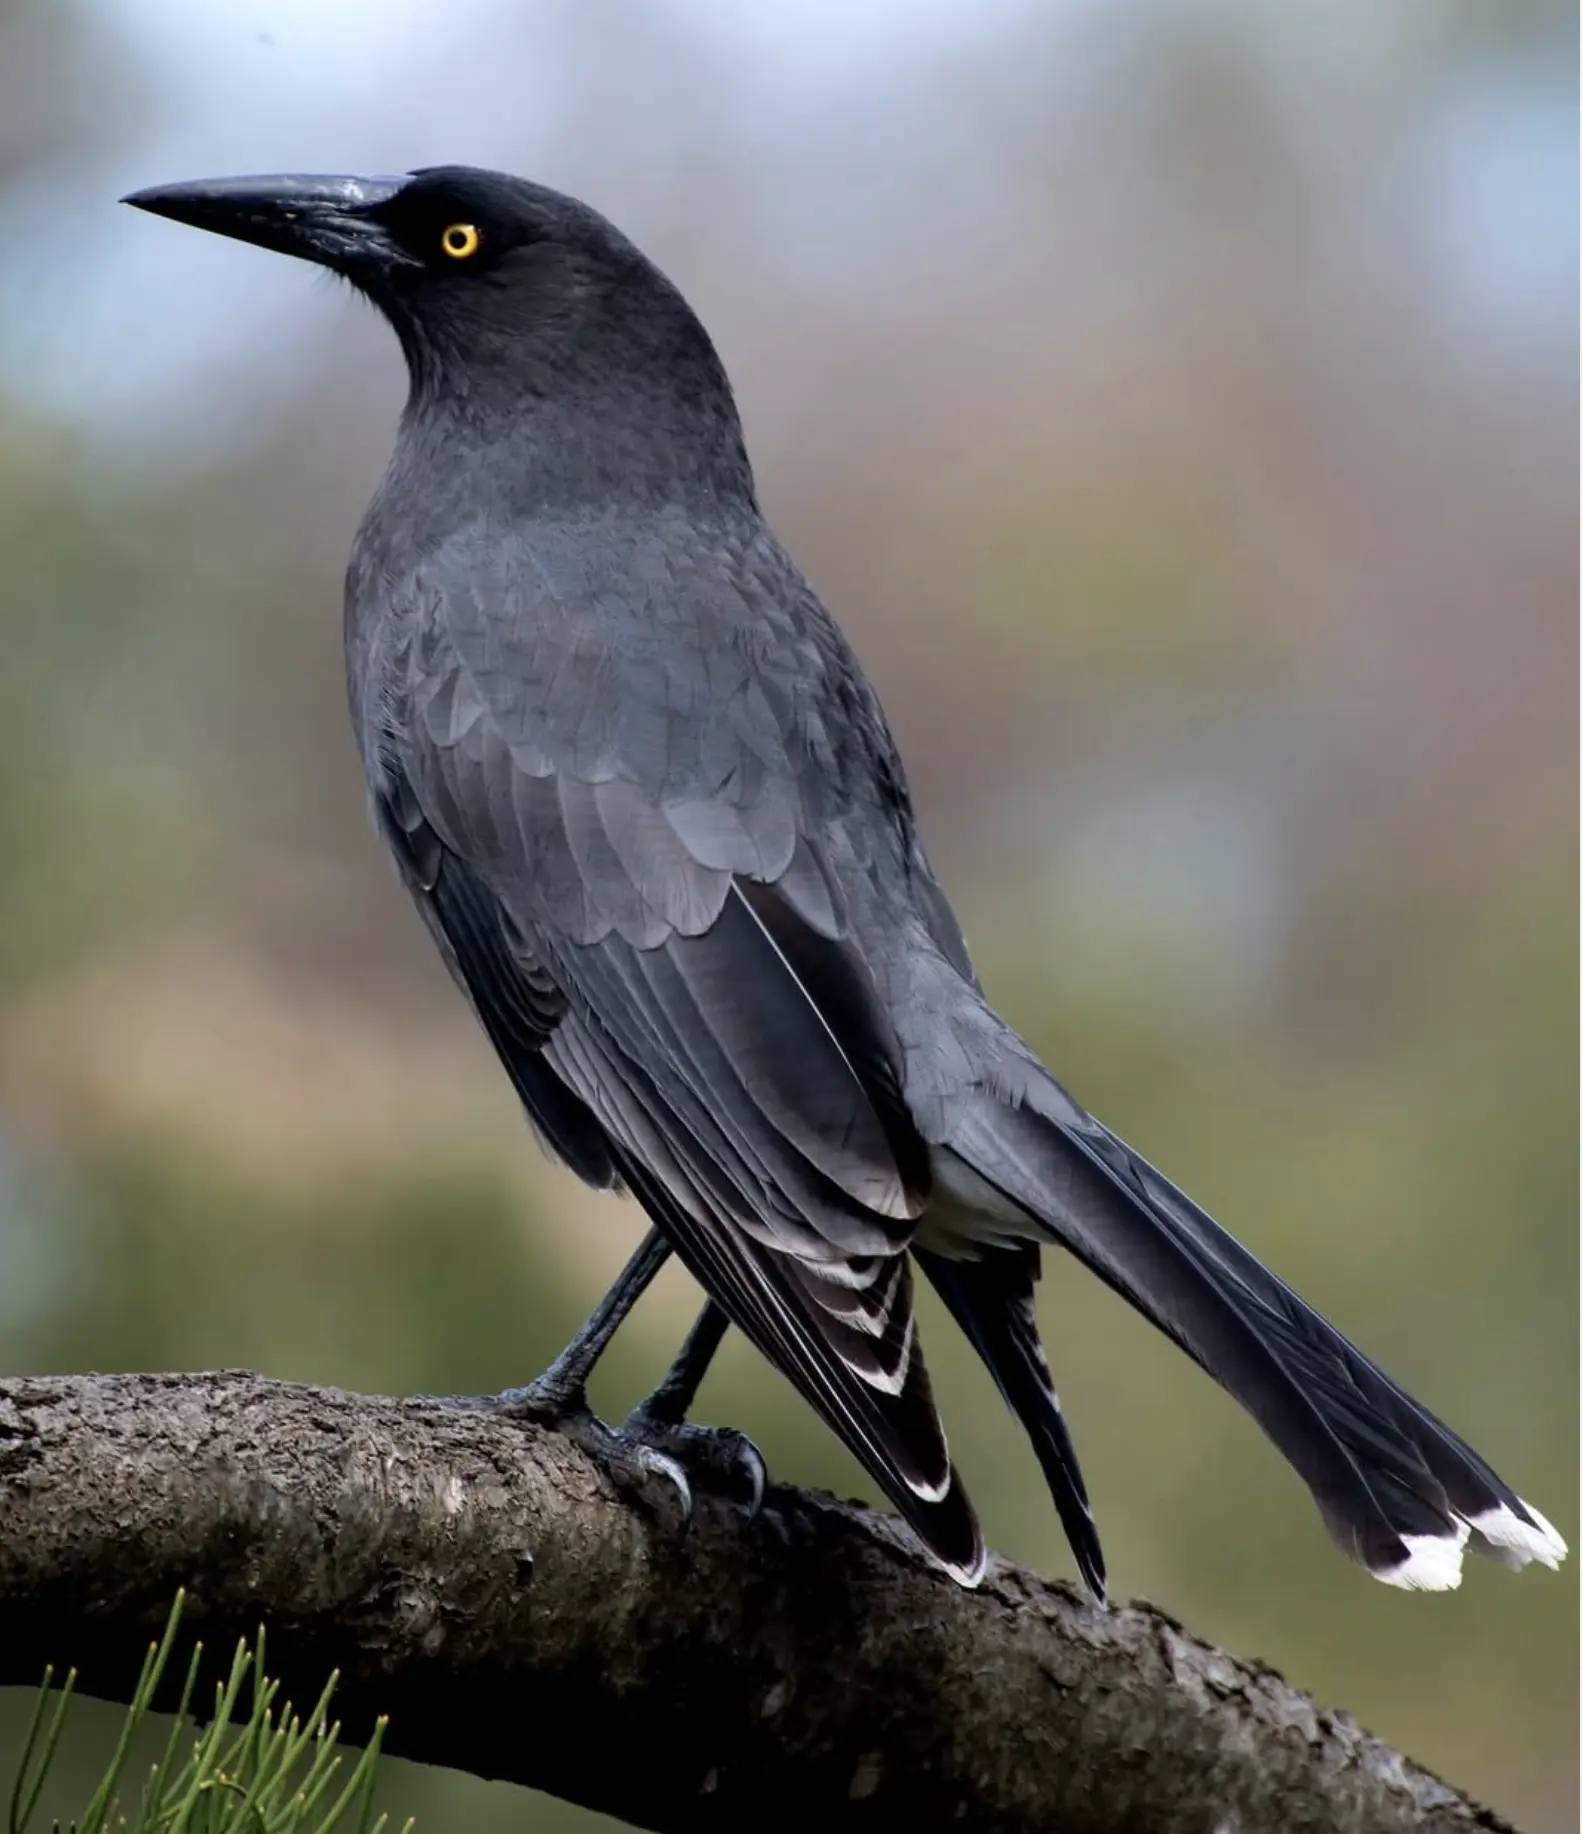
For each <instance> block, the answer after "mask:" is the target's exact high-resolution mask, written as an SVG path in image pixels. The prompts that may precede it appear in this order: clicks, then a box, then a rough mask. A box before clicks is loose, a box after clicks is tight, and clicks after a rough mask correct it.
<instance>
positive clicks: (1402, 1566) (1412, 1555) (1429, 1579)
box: [1370, 1522, 1467, 1592]
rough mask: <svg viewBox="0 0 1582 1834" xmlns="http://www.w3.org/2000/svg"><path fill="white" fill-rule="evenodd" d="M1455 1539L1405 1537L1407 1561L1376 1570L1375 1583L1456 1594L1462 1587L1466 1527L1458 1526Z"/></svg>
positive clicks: (1443, 1536)
mask: <svg viewBox="0 0 1582 1834" xmlns="http://www.w3.org/2000/svg"><path fill="white" fill-rule="evenodd" d="M1456 1528H1457V1530H1458V1532H1457V1533H1456V1534H1453V1535H1402V1536H1401V1540H1402V1542H1403V1543H1404V1544H1405V1547H1406V1558H1405V1559H1404V1560H1398V1561H1397V1562H1396V1563H1395V1565H1394V1566H1393V1567H1373V1568H1371V1569H1370V1570H1371V1572H1372V1574H1373V1577H1374V1578H1375V1579H1382V1580H1383V1581H1384V1583H1385V1584H1386V1585H1387V1586H1400V1587H1402V1588H1403V1589H1404V1590H1406V1591H1408V1592H1453V1591H1454V1590H1455V1589H1456V1587H1457V1586H1459V1585H1460V1584H1461V1550H1462V1548H1463V1547H1465V1546H1466V1541H1467V1525H1466V1523H1465V1522H1457V1524H1456Z"/></svg>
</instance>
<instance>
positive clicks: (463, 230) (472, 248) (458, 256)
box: [439, 223, 483, 261]
mask: <svg viewBox="0 0 1582 1834" xmlns="http://www.w3.org/2000/svg"><path fill="white" fill-rule="evenodd" d="M482 240H483V237H482V236H480V235H479V234H478V226H477V225H476V224H475V223H452V224H451V225H450V227H449V228H448V229H447V230H446V231H445V233H444V234H443V235H442V236H441V237H440V239H439V245H440V247H441V248H442V249H444V251H445V253H446V254H447V255H449V256H450V258H451V260H452V261H465V260H466V259H467V257H468V256H469V255H476V254H477V252H478V244H479V243H480V242H481V241H482Z"/></svg>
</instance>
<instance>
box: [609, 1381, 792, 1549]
mask: <svg viewBox="0 0 1582 1834" xmlns="http://www.w3.org/2000/svg"><path fill="white" fill-rule="evenodd" d="M621 1437H622V1438H624V1439H628V1440H636V1441H638V1442H639V1443H641V1444H642V1445H644V1446H645V1447H647V1448H648V1449H649V1450H650V1451H653V1452H660V1451H663V1452H664V1453H667V1454H670V1455H672V1456H673V1457H674V1459H675V1460H676V1461H678V1462H680V1463H681V1464H683V1465H685V1466H686V1467H688V1469H689V1470H690V1471H691V1473H692V1476H693V1478H694V1479H697V1478H698V1477H700V1476H701V1477H711V1478H714V1479H716V1480H724V1485H725V1487H727V1488H728V1489H729V1490H730V1491H731V1492H732V1493H736V1492H739V1488H740V1484H741V1480H742V1479H743V1478H744V1477H745V1480H746V1488H747V1492H748V1497H747V1501H746V1505H745V1508H746V1514H747V1520H748V1521H749V1522H751V1521H752V1520H753V1518H754V1517H755V1516H756V1515H757V1514H758V1512H759V1510H760V1509H762V1507H763V1500H764V1490H765V1487H766V1486H767V1484H768V1481H769V1473H768V1467H767V1466H766V1465H765V1463H764V1456H763V1453H762V1452H760V1451H759V1450H758V1448H757V1446H755V1445H754V1444H753V1442H752V1441H751V1440H750V1439H749V1438H748V1437H747V1435H746V1434H745V1433H741V1432H738V1431H737V1430H736V1428H735V1427H729V1426H693V1425H691V1424H690V1423H689V1422H687V1421H669V1420H666V1419H664V1418H663V1417H662V1416H657V1415H656V1414H655V1413H654V1412H653V1411H652V1410H651V1409H650V1408H648V1407H647V1406H646V1405H645V1406H643V1407H639V1408H637V1409H635V1410H634V1411H633V1412H632V1413H631V1414H630V1415H628V1417H627V1420H626V1424H625V1425H624V1426H623V1427H622V1428H621ZM706 1487H707V1488H710V1489H713V1488H716V1484H709V1485H708V1486H706Z"/></svg>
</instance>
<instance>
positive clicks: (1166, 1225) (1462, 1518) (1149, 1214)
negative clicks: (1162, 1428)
mask: <svg viewBox="0 0 1582 1834" xmlns="http://www.w3.org/2000/svg"><path fill="white" fill-rule="evenodd" d="M950 1144H951V1146H952V1148H953V1149H954V1150H955V1151H956V1152H957V1153H958V1154H959V1155H960V1156H961V1157H962V1158H963V1159H965V1160H966V1161H967V1163H968V1164H969V1165H970V1166H972V1167H973V1169H974V1170H976V1171H977V1172H978V1173H979V1174H980V1176H982V1177H983V1178H985V1179H987V1180H988V1182H989V1183H990V1184H992V1185H994V1186H995V1187H996V1188H997V1189H998V1190H1000V1191H1001V1192H1003V1193H1004V1194H1005V1195H1006V1196H1007V1197H1009V1198H1010V1199H1011V1200H1012V1201H1013V1202H1014V1203H1016V1204H1017V1205H1019V1206H1020V1207H1022V1208H1024V1209H1025V1210H1027V1211H1028V1212H1030V1213H1031V1215H1032V1216H1033V1217H1034V1218H1036V1219H1037V1221H1038V1222H1039V1223H1041V1224H1042V1225H1043V1227H1044V1229H1045V1230H1047V1231H1048V1234H1049V1236H1050V1237H1051V1238H1052V1239H1053V1240H1055V1241H1057V1242H1059V1243H1061V1244H1062V1245H1063V1246H1064V1247H1066V1248H1068V1249H1070V1250H1071V1252H1072V1253H1073V1254H1075V1255H1076V1256H1077V1257H1078V1258H1079V1259H1080V1260H1082V1261H1084V1262H1085V1263H1086V1264H1087V1265H1088V1266H1089V1267H1090V1268H1092V1270H1093V1271H1094V1272H1095V1273H1096V1274H1098V1275H1099V1276H1100V1278H1101V1279H1103V1280H1104V1281H1105V1282H1107V1284H1108V1285H1110V1286H1111V1287H1113V1288H1114V1289H1115V1290H1116V1291H1117V1292H1118V1293H1120V1294H1121V1296H1122V1297H1123V1298H1125V1299H1127V1300H1129V1301H1130V1302H1131V1304H1132V1305H1134V1306H1135V1307H1136V1308H1137V1310H1138V1311H1140V1312H1141V1313H1142V1314H1143V1315H1144V1316H1145V1317H1147V1318H1149V1319H1151V1320H1152V1321H1153V1322H1154V1324H1156V1325H1157V1326H1158V1327H1159V1328H1160V1330H1162V1331H1164V1332H1165V1333H1166V1334H1167V1335H1168V1336H1170V1337H1171V1338H1173V1339H1174V1340H1175V1342H1176V1343H1178V1344H1179V1345H1180V1346H1181V1348H1182V1349H1183V1350H1185V1351H1186V1352H1187V1354H1188V1355H1189V1356H1191V1357H1192V1358H1193V1359H1194V1360H1195V1361H1196V1362H1197V1363H1198V1364H1200V1365H1201V1366H1202V1368H1204V1369H1205V1370H1207V1372H1208V1373H1209V1374H1210V1375H1211V1376H1213V1377H1214V1379H1215V1380H1216V1381H1217V1382H1219V1383H1220V1385H1221V1386H1222V1387H1224V1388H1225V1389H1227V1390H1228V1391H1229V1392H1230V1393H1231V1394H1232V1395H1234V1396H1235V1398H1236V1399H1237V1400H1238V1401H1239V1402H1241V1404H1242V1406H1243V1407H1245V1408H1246V1409H1247V1410H1248V1412H1249V1413H1251V1414H1252V1416H1253V1418H1254V1419H1256V1420H1257V1421H1258V1423H1259V1425H1260V1426H1262V1428H1263V1429H1264V1431H1265V1432H1266V1433H1267V1434H1268V1435H1269V1437H1270V1438H1271V1439H1272V1440H1273V1441H1274V1443H1275V1444H1276V1445H1277V1446H1278V1447H1279V1448H1280V1450H1281V1451H1282V1452H1283V1453H1284V1454H1285V1456H1286V1458H1287V1459H1289V1460H1290V1462H1291V1464H1292V1465H1293V1466H1294V1467H1295V1468H1296V1470H1297V1471H1298V1472H1299V1473H1300V1474H1301V1476H1302V1477H1303V1479H1304V1480H1305V1481H1306V1483H1307V1485H1308V1487H1309V1489H1311V1491H1312V1492H1313V1496H1314V1499H1315V1501H1316V1502H1317V1504H1318V1507H1319V1509H1320V1511H1321V1512H1322V1514H1323V1517H1324V1521H1325V1523H1326V1524H1327V1525H1328V1527H1329V1530H1330V1533H1331V1534H1332V1535H1333V1536H1334V1538H1335V1539H1336V1541H1337V1542H1338V1543H1339V1544H1340V1546H1341V1547H1342V1548H1343V1549H1344V1550H1345V1552H1346V1553H1348V1554H1350V1555H1351V1556H1352V1557H1353V1558H1354V1559H1356V1560H1358V1561H1360V1562H1361V1563H1362V1565H1364V1566H1365V1567H1367V1569H1368V1570H1369V1572H1371V1573H1372V1574H1373V1575H1374V1576H1375V1577H1376V1578H1378V1579H1382V1580H1384V1581H1385V1582H1386V1583H1387V1584H1390V1585H1395V1586H1405V1587H1411V1588H1422V1589H1425V1590H1430V1591H1440V1590H1443V1589H1445V1588H1448V1587H1451V1586H1455V1585H1457V1584H1458V1583H1459V1581H1460V1577H1461V1555H1462V1550H1463V1548H1464V1547H1466V1546H1467V1545H1468V1543H1469V1541H1470V1544H1471V1546H1472V1547H1473V1548H1474V1549H1475V1550H1476V1551H1478V1552H1480V1553H1483V1554H1487V1555H1490V1556H1491V1557H1492V1558H1494V1559H1496V1560H1498V1561H1499V1562H1500V1563H1501V1564H1502V1565H1505V1566H1509V1567H1521V1566H1525V1565H1526V1564H1527V1562H1528V1561H1529V1560H1540V1561H1542V1562H1543V1563H1544V1564H1545V1565H1547V1566H1556V1565H1558V1564H1559V1561H1560V1559H1561V1557H1562V1556H1563V1555H1564V1553H1565V1551H1566V1548H1565V1543H1564V1542H1563V1541H1562V1540H1561V1538H1560V1536H1559V1535H1558V1534H1556V1532H1555V1531H1554V1529H1553V1528H1552V1527H1551V1526H1550V1525H1549V1523H1548V1522H1546V1521H1545V1520H1544V1518H1543V1517H1542V1516H1541V1515H1540V1514H1539V1513H1538V1511H1537V1510H1536V1509H1534V1508H1533V1507H1532V1506H1531V1505H1530V1504H1527V1503H1524V1502H1523V1501H1522V1499H1521V1498H1520V1497H1519V1496H1517V1495H1516V1493H1515V1491H1513V1490H1512V1489H1510V1488H1509V1486H1508V1485H1506V1484H1504V1483H1503V1482H1502V1481H1501V1480H1500V1479H1499V1478H1498V1477H1497V1476H1496V1475H1495V1474H1494V1472H1493V1471H1491V1470H1490V1469H1489V1467H1488V1466H1487V1465H1486V1464H1485V1463H1484V1462H1483V1460H1482V1459H1481V1458H1479V1457H1478V1455H1477V1453H1476V1452H1474V1451H1472V1449H1471V1448H1470V1447H1469V1446H1466V1445H1464V1444H1463V1443H1462V1441H1461V1440H1460V1439H1458V1438H1457V1437H1456V1435H1455V1434H1454V1433H1452V1432H1451V1431H1450V1430H1449V1428H1448V1427H1446V1426H1444V1425H1442V1424H1441V1422H1440V1421H1438V1420H1436V1419H1435V1418H1434V1416H1433V1415H1432V1414H1430V1413H1429V1412H1428V1410H1427V1409H1426V1408H1424V1407H1421V1406H1419V1405H1418V1403H1417V1402H1415V1401H1413V1400H1412V1399H1411V1398H1410V1396H1408V1395H1406V1394H1404V1393H1403V1392H1402V1391H1401V1390H1400V1389H1399V1388H1397V1387H1396V1385H1395V1384H1394V1383H1393V1382H1392V1381H1391V1380H1390V1379H1389V1377H1388V1376H1386V1375H1385V1374H1384V1373H1383V1372H1382V1371H1381V1370H1379V1369H1377V1368H1376V1367H1375V1366H1374V1365H1373V1364H1372V1363H1371V1362H1369V1360H1368V1359H1367V1358H1366V1357H1365V1356H1364V1355H1363V1354H1362V1353H1361V1351H1359V1350H1358V1349H1356V1348H1355V1346H1353V1345H1352V1344H1350V1343H1348V1342H1347V1341H1346V1339H1345V1338H1344V1337H1342V1336H1341V1334H1340V1333H1339V1332H1338V1331H1337V1330H1336V1329H1335V1328H1334V1326H1333V1325H1331V1324H1330V1323H1329V1322H1328V1321H1327V1320H1326V1319H1324V1318H1321V1317H1320V1316H1319V1314H1318V1313H1317V1312H1315V1311H1314V1310H1313V1309H1312V1307H1311V1306H1309V1305H1307V1304H1306V1303H1305V1302H1304V1301H1303V1300H1301V1299H1300V1298H1298V1296H1297V1295H1296V1294H1295V1293H1293V1292H1292V1291H1291V1289H1290V1288H1289V1287H1287V1286H1285V1285H1284V1284H1283V1283H1282V1282H1281V1281H1280V1280H1278V1279H1276V1278H1275V1276H1274V1275H1273V1274H1271V1273H1270V1272H1269V1270H1268V1269H1267V1268H1266V1267H1264V1266H1263V1265H1262V1264H1261V1263H1260V1262H1258V1261H1257V1260H1256V1259H1255V1258H1254V1257H1253V1256H1252V1255H1251V1254H1249V1253H1248V1252H1247V1250H1246V1249H1245V1248H1243V1247H1242V1246H1241V1244H1240V1243H1239V1242H1237V1241H1236V1240H1235V1239H1234V1237H1232V1236H1230V1235H1228V1234H1227V1233H1226V1232H1225V1230H1223V1229H1222V1228H1220V1226H1219V1225H1218V1224H1217V1223H1216V1222H1215V1221H1214V1220H1213V1218H1212V1217H1210V1216H1208V1215H1207V1214H1206V1213H1205V1212H1204V1211H1202V1210H1200V1209H1199V1208H1198V1206H1197V1205H1196V1204H1194V1203H1193V1202H1192V1200H1191V1199H1190V1198H1189V1197H1187V1196H1186V1195H1185V1194H1184V1193H1183V1192H1181V1191H1179V1190H1177V1188H1176V1187H1175V1186H1174V1185H1173V1184H1171V1183H1170V1181H1169V1180H1168V1179H1167V1178H1164V1177H1163V1176H1161V1174H1160V1173H1159V1172H1157V1171H1156V1170H1155V1169H1154V1168H1153V1167H1152V1166H1151V1165H1149V1164H1148V1163H1147V1161H1146V1160H1144V1159H1142V1158H1140V1157H1139V1156H1138V1155H1137V1154H1136V1153H1134V1152H1133V1151H1132V1149H1131V1148H1130V1147H1129V1146H1127V1145H1126V1144H1125V1142H1124V1141H1122V1140H1119V1139H1117V1138H1116V1136H1115V1135H1114V1134H1112V1133H1111V1132H1110V1131H1109V1129H1108V1128H1106V1127H1104V1126H1103V1125H1102V1124H1101V1123H1099V1122H1097V1121H1095V1120H1093V1119H1092V1117H1091V1116H1089V1115H1087V1114H1085V1113H1083V1111H1082V1110H1081V1109H1080V1108H1078V1107H1077V1106H1076V1104H1075V1103H1073V1102H1071V1100H1070V1098H1069V1097H1068V1096H1066V1094H1065V1092H1064V1091H1063V1090H1062V1089H1060V1088H1059V1086H1058V1085H1057V1084H1055V1083H1054V1082H1053V1080H1050V1081H1049V1082H1047V1084H1043V1085H1041V1086H1038V1087H1035V1088H1034V1089H1033V1090H1031V1091H1029V1092H1028V1094H1027V1096H1026V1097H1025V1099H1024V1100H1023V1102H1022V1103H1021V1105H1020V1106H1011V1105H1008V1104H1006V1103H1003V1102H999V1101H990V1100H988V1099H980V1100H979V1101H976V1102H973V1103H971V1104H969V1105H968V1106H967V1108H966V1111H965V1112H964V1113H963V1114H962V1115H961V1116H960V1119H959V1125H958V1128H957V1129H956V1130H954V1132H953V1137H952V1139H951V1142H950ZM947 1297H948V1295H947ZM969 1328H970V1327H969ZM991 1366H992V1362H991ZM997 1373H998V1372H997ZM1002 1385H1003V1384H1002Z"/></svg>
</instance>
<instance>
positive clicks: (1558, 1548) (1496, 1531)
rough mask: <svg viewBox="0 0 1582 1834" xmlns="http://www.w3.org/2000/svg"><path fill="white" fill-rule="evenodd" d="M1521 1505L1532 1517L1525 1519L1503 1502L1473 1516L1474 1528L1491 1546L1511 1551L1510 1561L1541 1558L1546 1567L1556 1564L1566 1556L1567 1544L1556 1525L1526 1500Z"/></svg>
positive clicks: (1520, 1564) (1521, 1564)
mask: <svg viewBox="0 0 1582 1834" xmlns="http://www.w3.org/2000/svg"><path fill="white" fill-rule="evenodd" d="M1522 1508H1523V1509H1524V1510H1525V1511H1526V1512H1527V1514H1528V1515H1529V1516H1531V1517H1532V1520H1531V1521H1530V1522H1524V1521H1523V1520H1522V1519H1521V1517H1520V1516H1519V1515H1517V1513H1516V1511H1515V1510H1514V1509H1511V1508H1509V1507H1508V1506H1507V1505H1506V1504H1504V1503H1501V1504H1499V1505H1498V1506H1497V1507H1495V1508H1493V1509H1486V1510H1485V1511H1484V1512H1483V1514H1482V1515H1481V1516H1473V1517H1472V1518H1471V1526H1472V1532H1473V1533H1474V1534H1475V1535H1481V1536H1482V1537H1483V1539H1484V1540H1485V1541H1486V1542H1488V1544H1489V1546H1490V1547H1491V1548H1494V1549H1497V1550H1500V1551H1501V1552H1503V1553H1505V1554H1509V1555H1510V1557H1511V1558H1510V1562H1509V1564H1510V1565H1512V1566H1515V1567H1524V1566H1526V1564H1527V1563H1528V1561H1529V1560H1538V1561H1541V1562H1542V1563H1543V1564H1544V1565H1545V1566H1546V1567H1557V1566H1559V1564H1560V1562H1561V1561H1562V1560H1564V1559H1565V1557H1566V1544H1565V1542H1564V1541H1563V1540H1562V1539H1561V1537H1560V1535H1559V1534H1557V1533H1556V1531H1555V1529H1554V1528H1553V1527H1552V1526H1551V1525H1550V1524H1549V1523H1548V1522H1546V1521H1545V1520H1544V1518H1543V1517H1542V1516H1541V1515H1540V1514H1539V1513H1538V1511H1537V1510H1536V1509H1534V1508H1533V1506H1532V1504H1531V1503H1529V1502H1527V1501H1525V1500H1523V1503H1522Z"/></svg>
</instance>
